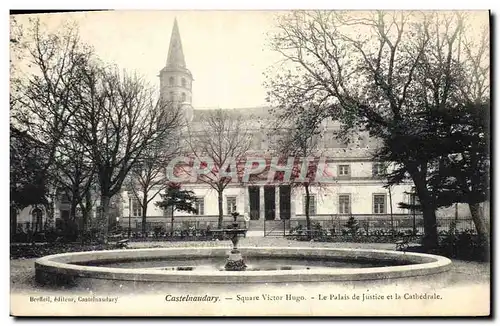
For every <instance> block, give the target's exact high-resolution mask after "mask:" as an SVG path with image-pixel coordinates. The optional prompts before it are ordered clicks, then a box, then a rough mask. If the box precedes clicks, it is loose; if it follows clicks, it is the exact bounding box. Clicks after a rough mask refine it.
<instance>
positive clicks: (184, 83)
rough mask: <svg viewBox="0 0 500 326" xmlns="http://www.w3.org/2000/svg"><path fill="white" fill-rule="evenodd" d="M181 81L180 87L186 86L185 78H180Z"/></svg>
mask: <svg viewBox="0 0 500 326" xmlns="http://www.w3.org/2000/svg"><path fill="white" fill-rule="evenodd" d="M181 83H182V87H186V79H184V78H182V79H181Z"/></svg>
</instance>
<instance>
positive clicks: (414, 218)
mask: <svg viewBox="0 0 500 326" xmlns="http://www.w3.org/2000/svg"><path fill="white" fill-rule="evenodd" d="M411 190H412V191H411V204H412V210H413V234H414V235H415V234H417V223H416V217H415V213H416V212H415V211H416V207H415V204H416V193H417V192H416V190H415V187H412V189H411Z"/></svg>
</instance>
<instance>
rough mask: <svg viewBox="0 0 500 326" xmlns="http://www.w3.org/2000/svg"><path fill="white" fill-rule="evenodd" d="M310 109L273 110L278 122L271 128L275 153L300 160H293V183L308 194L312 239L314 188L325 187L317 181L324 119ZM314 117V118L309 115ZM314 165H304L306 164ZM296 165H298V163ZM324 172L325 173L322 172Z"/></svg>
mask: <svg viewBox="0 0 500 326" xmlns="http://www.w3.org/2000/svg"><path fill="white" fill-rule="evenodd" d="M308 107H309V106H308V105H307V104H306V103H304V105H302V106H300V107H296V108H295V109H293V110H280V109H274V110H273V111H272V112H273V114H274V115H275V117H276V122H275V124H274V126H273V128H272V130H273V133H274V134H275V135H277V138H278V139H277V142H276V143H275V145H274V147H275V148H274V152H275V154H276V155H277V156H279V157H282V158H285V159H288V157H293V158H299V161H297V160H296V159H295V160H294V164H293V168H292V171H291V176H290V180H288V182H289V183H290V185H291V186H292V187H300V188H303V189H304V191H305V203H304V209H305V212H304V213H305V216H306V231H307V236H308V237H309V238H310V237H311V216H310V205H311V187H312V186H315V187H322V184H321V183H320V182H319V178H316V177H317V176H316V173H317V169H318V164H319V159H320V156H321V154H322V153H321V150H320V146H319V142H320V138H321V135H322V131H323V130H322V128H321V119H322V117H320V116H318V115H317V114H316V113H318V111H316V110H307V108H308ZM310 113H313V114H310ZM308 159H311V161H306V162H303V160H308ZM296 161H297V162H296ZM303 163H306V164H307V167H306V169H307V171H305V172H306V173H305V174H304V175H303V176H304V178H301V177H300V176H301V174H303V172H302V169H304V167H303ZM321 172H323V171H321Z"/></svg>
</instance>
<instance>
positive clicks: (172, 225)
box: [168, 206, 174, 238]
mask: <svg viewBox="0 0 500 326" xmlns="http://www.w3.org/2000/svg"><path fill="white" fill-rule="evenodd" d="M168 209H170V207H169V208H168ZM171 211H172V215H171V216H170V236H171V237H172V238H173V237H174V207H173V206H172V209H171Z"/></svg>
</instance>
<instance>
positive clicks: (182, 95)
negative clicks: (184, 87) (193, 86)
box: [181, 93, 186, 102]
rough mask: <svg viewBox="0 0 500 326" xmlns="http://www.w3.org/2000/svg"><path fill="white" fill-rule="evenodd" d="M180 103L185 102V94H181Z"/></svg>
mask: <svg viewBox="0 0 500 326" xmlns="http://www.w3.org/2000/svg"><path fill="white" fill-rule="evenodd" d="M181 99H182V102H186V93H182V94H181Z"/></svg>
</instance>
